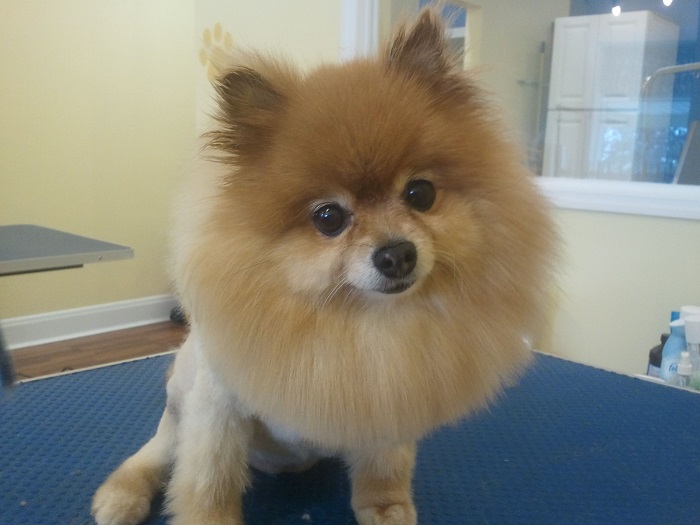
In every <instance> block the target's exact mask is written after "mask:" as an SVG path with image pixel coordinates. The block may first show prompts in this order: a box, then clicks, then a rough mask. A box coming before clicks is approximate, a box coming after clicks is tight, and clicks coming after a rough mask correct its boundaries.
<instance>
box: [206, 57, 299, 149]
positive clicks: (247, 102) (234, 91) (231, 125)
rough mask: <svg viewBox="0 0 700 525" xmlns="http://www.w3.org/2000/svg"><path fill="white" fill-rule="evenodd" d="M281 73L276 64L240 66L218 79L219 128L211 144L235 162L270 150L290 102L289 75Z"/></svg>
mask: <svg viewBox="0 0 700 525" xmlns="http://www.w3.org/2000/svg"><path fill="white" fill-rule="evenodd" d="M277 73H279V72H278V71H275V68H274V67H267V68H264V67H263V68H261V69H258V68H254V67H249V66H238V67H235V68H233V69H231V70H229V71H228V72H226V73H224V74H223V75H221V76H220V77H219V78H217V79H216V80H215V82H214V87H215V89H216V92H217V95H218V106H219V111H218V114H217V115H216V119H217V121H218V122H219V127H218V129H216V130H214V131H211V132H209V133H207V135H206V137H207V138H208V139H209V141H208V146H209V147H211V148H214V149H216V150H219V151H220V152H221V153H223V154H224V155H225V157H228V158H229V159H233V160H234V161H235V160H239V161H240V160H242V159H243V158H257V157H259V156H260V155H262V154H264V153H265V152H266V151H267V149H268V148H269V146H270V143H271V141H272V139H273V137H274V135H275V131H276V129H277V125H278V123H279V121H280V116H281V114H282V113H283V112H284V111H285V108H286V105H287V96H286V95H285V91H286V89H287V87H288V86H287V82H286V81H287V80H288V78H285V77H286V76H288V75H284V74H281V75H278V74H277Z"/></svg>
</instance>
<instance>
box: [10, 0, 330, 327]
mask: <svg viewBox="0 0 700 525" xmlns="http://www.w3.org/2000/svg"><path fill="white" fill-rule="evenodd" d="M214 21H221V22H222V23H223V24H224V25H225V26H226V29H227V30H229V31H230V32H231V33H232V34H233V38H234V42H235V44H236V45H239V44H240V43H242V42H246V43H247V44H248V45H251V46H254V47H257V46H264V47H265V48H267V49H271V50H274V49H277V50H281V51H284V52H287V53H288V54H289V55H292V56H294V57H296V58H298V59H300V60H301V61H302V63H305V64H307V65H308V64H310V63H313V62H314V61H318V60H320V59H324V60H325V59H328V60H337V59H338V57H339V54H340V1H325V0H304V1H300V2H279V1H275V0H259V1H256V0H247V1H241V0H238V1H235V2H231V1H221V0H220V1H213V0H148V1H143V0H120V1H115V2H112V1H107V0H99V1H91V0H56V1H46V0H26V1H22V2H6V3H5V4H4V5H3V7H2V15H1V16H0V64H2V70H1V71H0V93H2V96H0V224H11V223H33V224H41V225H45V226H49V227H53V228H59V229H65V230H67V231H71V232H74V233H78V234H81V235H87V236H94V237H97V238H100V239H104V240H108V241H112V242H116V243H120V244H126V245H129V246H132V247H133V248H134V250H135V252H136V256H135V258H134V259H133V260H129V261H119V262H110V263H104V264H94V265H88V266H86V267H85V268H83V269H81V270H70V271H60V272H50V273H44V274H32V275H21V276H12V277H3V278H0V319H7V318H12V317H19V316H26V315H32V314H37V313H43V312H50V311H55V310H63V309H70V308H76V307H82V306H89V305H96V304H102V303H108V302H113V301H120V300H127V299H136V298H141V297H148V296H152V295H159V294H164V293H168V292H169V289H170V287H169V279H168V277H167V274H166V272H165V262H166V258H167V239H166V237H167V230H168V223H169V215H170V201H171V195H172V192H173V189H174V187H175V186H176V184H177V181H178V179H179V178H180V176H181V175H182V173H183V172H184V171H185V170H186V169H187V166H188V164H189V159H190V158H191V157H192V155H193V139H194V137H195V97H196V95H195V93H196V92H197V91H198V90H199V86H200V85H201V82H202V81H203V79H205V78H206V77H205V75H204V67H203V66H202V65H201V64H200V62H199V59H198V53H199V51H200V49H201V47H202V45H203V37H202V31H203V27H208V25H209V24H213V22H214Z"/></svg>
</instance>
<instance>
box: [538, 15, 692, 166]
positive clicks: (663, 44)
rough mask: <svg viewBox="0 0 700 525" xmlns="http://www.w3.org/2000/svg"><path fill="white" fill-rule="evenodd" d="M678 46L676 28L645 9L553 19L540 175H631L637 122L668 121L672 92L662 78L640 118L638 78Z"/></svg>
mask: <svg viewBox="0 0 700 525" xmlns="http://www.w3.org/2000/svg"><path fill="white" fill-rule="evenodd" d="M677 44H678V27H677V26H676V25H675V24H673V23H672V22H670V21H668V20H666V19H665V18H662V17H661V16H659V15H657V14H655V13H652V12H650V11H636V12H628V13H622V14H621V15H620V16H613V15H612V14H610V15H591V16H578V17H566V18H558V19H556V21H555V23H554V45H553V50H552V74H551V81H550V93H549V103H548V113H547V130H546V135H545V151H544V167H543V175H545V176H556V177H575V178H601V179H617V180H630V179H632V178H633V177H634V174H635V171H636V170H637V167H636V166H635V149H636V148H637V147H643V145H641V142H642V141H641V139H642V138H643V134H642V132H641V131H642V130H641V129H640V123H641V122H642V120H644V121H645V122H648V123H650V124H649V125H653V126H654V127H655V128H657V129H664V127H667V126H668V121H669V117H670V107H671V97H672V94H673V82H672V79H670V78H669V79H667V80H666V81H665V82H663V83H662V82H660V83H659V85H658V86H657V88H656V89H655V92H654V99H653V100H654V103H653V108H654V110H653V111H654V115H652V116H651V118H646V119H641V118H640V112H641V110H642V96H641V95H642V84H643V82H644V80H645V79H646V78H647V77H648V76H649V75H651V73H653V72H654V71H655V70H656V69H658V68H660V67H665V66H669V65H673V64H675V61H676V50H677ZM577 114H578V115H577ZM574 163H575V164H574Z"/></svg>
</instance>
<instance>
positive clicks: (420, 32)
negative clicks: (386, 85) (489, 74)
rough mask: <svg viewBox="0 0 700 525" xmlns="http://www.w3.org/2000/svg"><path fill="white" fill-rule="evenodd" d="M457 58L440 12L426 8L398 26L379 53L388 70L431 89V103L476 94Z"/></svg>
mask: <svg viewBox="0 0 700 525" xmlns="http://www.w3.org/2000/svg"><path fill="white" fill-rule="evenodd" d="M458 58H459V56H458V55H457V54H456V53H454V52H453V51H452V50H451V49H450V47H449V45H448V43H447V33H446V29H445V24H444V22H443V21H442V19H441V18H440V14H439V13H438V12H437V11H436V10H435V9H433V8H430V7H427V8H425V9H423V11H421V13H420V15H419V16H418V18H417V19H416V21H415V22H414V23H413V24H404V25H402V26H399V28H398V29H397V30H396V32H395V33H394V37H393V38H392V39H391V40H390V41H389V44H388V46H387V47H386V48H385V50H384V54H383V59H384V61H385V64H386V67H387V68H388V69H389V70H392V71H395V72H397V73H399V74H401V75H405V76H407V77H408V78H412V79H415V80H417V81H419V82H422V83H423V84H425V85H426V86H427V87H428V88H429V89H430V90H431V91H432V92H433V95H434V103H436V104H447V105H450V104H453V103H457V102H460V101H466V100H469V99H470V98H472V97H473V96H474V95H475V94H476V91H475V90H474V86H473V85H472V84H471V83H470V82H469V81H468V80H467V78H466V77H465V76H464V75H462V74H461V72H460V71H459V67H458V62H459V61H458Z"/></svg>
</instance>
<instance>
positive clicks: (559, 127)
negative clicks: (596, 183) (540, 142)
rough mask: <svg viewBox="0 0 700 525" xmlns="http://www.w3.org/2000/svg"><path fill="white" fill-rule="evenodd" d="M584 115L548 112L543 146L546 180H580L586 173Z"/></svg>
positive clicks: (586, 146) (586, 125)
mask: <svg viewBox="0 0 700 525" xmlns="http://www.w3.org/2000/svg"><path fill="white" fill-rule="evenodd" d="M588 127H589V124H588V112H586V111H550V112H549V113H548V114H547V132H546V135H545V144H544V166H543V168H542V175H543V176H546V177H570V178H577V179H579V178H584V177H586V176H587V173H588V158H587V155H586V151H587V149H588V144H587V142H588V140H587V139H588V135H589V133H588Z"/></svg>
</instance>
